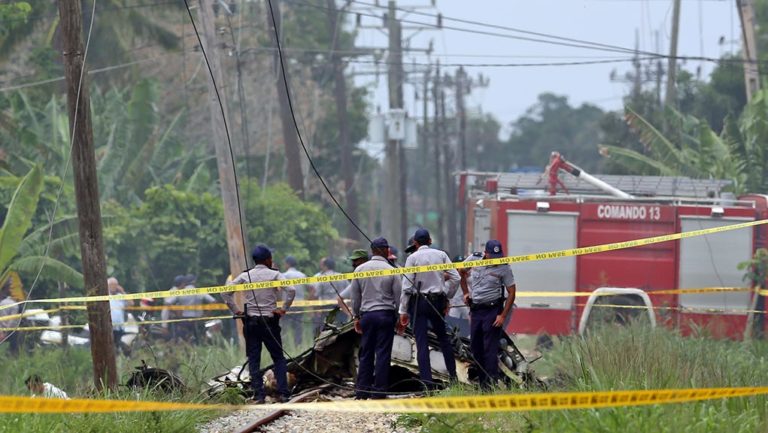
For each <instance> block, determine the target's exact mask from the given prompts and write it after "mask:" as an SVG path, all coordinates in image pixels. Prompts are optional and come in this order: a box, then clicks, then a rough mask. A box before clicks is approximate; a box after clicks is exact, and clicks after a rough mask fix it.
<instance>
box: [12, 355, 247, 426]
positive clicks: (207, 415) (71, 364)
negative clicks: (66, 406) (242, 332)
mask: <svg viewBox="0 0 768 433" xmlns="http://www.w3.org/2000/svg"><path fill="white" fill-rule="evenodd" d="M155 357H157V360H158V361H159V362H156V361H155ZM243 358H244V355H243V354H242V349H239V348H237V347H233V346H230V345H226V344H223V345H220V346H192V345H187V344H157V343H156V344H154V345H153V346H152V349H151V350H150V349H149V348H147V347H144V348H142V349H139V350H136V351H135V352H134V353H133V354H132V356H131V357H129V358H126V357H123V356H120V357H118V372H119V378H120V379H119V382H120V383H121V384H122V383H125V382H126V380H127V379H128V377H129V376H130V374H131V372H132V371H133V369H134V367H136V366H138V365H140V364H141V360H142V359H144V360H146V362H147V363H148V364H149V365H152V366H156V367H160V368H165V369H168V370H171V371H173V372H175V373H176V374H178V375H179V376H181V378H182V379H183V380H184V382H185V384H186V385H187V387H188V390H187V391H186V392H184V393H176V394H172V395H168V394H162V393H159V392H158V393H154V392H151V391H144V390H142V391H139V392H136V391H134V390H131V389H128V388H126V387H123V386H121V387H120V388H119V389H118V390H117V391H115V392H112V393H98V392H96V391H95V390H94V389H93V377H92V370H91V353H90V349H88V348H77V347H70V348H68V349H63V348H59V347H39V348H36V349H35V350H34V351H33V352H32V353H22V354H20V355H19V356H18V357H11V356H8V354H7V353H6V348H5V347H2V346H0V363H1V364H2V365H3V371H4V372H6V374H5V378H4V380H3V381H0V394H2V395H28V394H29V392H28V391H27V389H26V387H25V386H24V379H25V378H26V377H28V376H29V375H31V374H39V375H40V376H41V377H42V378H43V380H45V381H46V382H50V383H53V384H54V385H56V386H58V387H60V388H62V389H63V390H65V391H66V392H67V393H68V394H69V396H70V397H80V398H110V399H127V400H134V399H142V400H156V401H161V400H162V401H185V402H203V401H205V397H204V395H203V394H202V391H203V390H204V388H205V382H206V381H207V380H208V379H210V378H211V377H213V376H214V375H216V374H219V373H222V372H224V371H227V370H228V369H230V368H232V366H234V365H237V364H239V363H241V362H242V360H243ZM220 415H221V414H220V413H219V412H217V411H185V412H143V413H139V412H137V413H121V414H67V415H36V414H18V415H17V414H10V415H5V414H4V415H0V433H6V432H7V433H11V432H51V433H55V432H94V433H95V432H115V433H122V432H125V433H128V432H130V433H138V432H191V431H195V426H196V425H198V424H200V423H203V422H205V421H208V420H210V419H211V418H215V417H217V416H220Z"/></svg>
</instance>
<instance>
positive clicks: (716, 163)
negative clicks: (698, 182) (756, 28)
mask: <svg viewBox="0 0 768 433" xmlns="http://www.w3.org/2000/svg"><path fill="white" fill-rule="evenodd" d="M626 110H627V118H626V119H627V123H628V124H629V125H630V127H631V128H632V129H633V130H634V131H635V132H636V133H637V135H638V136H639V140H640V142H642V143H643V144H644V145H645V151H644V152H641V151H636V150H632V149H626V148H622V147H620V146H603V152H601V153H603V154H604V155H607V156H609V157H611V158H612V160H613V161H614V162H615V163H618V164H620V165H622V166H624V167H626V168H627V169H628V170H629V171H631V172H633V173H634V174H651V175H683V176H690V177H694V178H696V177H698V178H715V179H728V180H731V181H732V182H733V185H732V187H731V188H732V190H733V191H734V192H736V193H744V192H747V191H749V192H758V193H759V192H762V191H764V190H765V189H766V188H767V187H768V154H767V153H766V150H765V143H766V141H768V93H766V91H764V90H763V91H760V92H757V93H756V94H755V95H754V97H753V99H752V101H751V102H750V103H749V105H747V107H746V108H745V109H744V111H743V112H742V114H741V116H740V117H739V118H738V120H737V121H734V120H732V119H731V118H730V117H729V118H726V119H725V122H724V127H723V130H722V132H721V133H720V134H717V133H716V132H715V131H713V130H712V128H711V126H710V125H709V123H708V122H707V121H706V120H704V119H699V118H696V117H694V116H691V115H685V114H682V113H680V112H678V111H676V110H672V109H668V110H667V111H666V112H665V113H666V116H667V117H666V119H665V123H666V127H667V130H668V131H669V132H667V133H665V132H663V129H662V127H661V126H659V125H657V124H654V123H653V122H651V121H649V120H648V119H646V118H644V117H643V116H641V115H640V114H639V113H637V112H635V111H634V110H632V109H631V108H627V109H626Z"/></svg>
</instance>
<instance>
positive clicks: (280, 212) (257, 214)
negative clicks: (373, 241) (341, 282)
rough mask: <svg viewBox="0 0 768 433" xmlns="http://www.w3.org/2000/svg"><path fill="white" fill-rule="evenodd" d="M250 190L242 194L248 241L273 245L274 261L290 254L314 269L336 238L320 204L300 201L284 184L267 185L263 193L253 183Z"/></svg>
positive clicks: (302, 264) (276, 261) (336, 235)
mask: <svg viewBox="0 0 768 433" xmlns="http://www.w3.org/2000/svg"><path fill="white" fill-rule="evenodd" d="M248 182H255V181H248ZM244 188H245V187H244ZM250 191H255V192H254V193H253V196H251V197H245V200H246V206H245V211H246V224H247V227H248V240H249V242H250V243H251V244H253V245H255V244H256V243H263V244H266V245H268V246H269V247H270V248H273V249H274V250H275V263H280V261H281V260H282V259H283V258H284V257H285V256H286V255H292V256H294V257H296V260H298V261H299V263H300V265H301V266H302V267H305V268H314V267H315V266H316V263H317V261H318V260H320V258H322V257H323V256H324V255H325V254H326V253H327V251H328V249H329V247H330V245H331V242H332V241H333V240H334V239H335V238H337V237H338V233H337V232H336V230H335V229H334V228H333V227H332V226H331V223H330V220H329V219H328V216H326V214H325V213H323V211H322V209H321V208H320V206H318V205H316V204H314V203H309V202H305V201H302V200H300V199H299V198H298V196H297V195H296V193H295V192H293V191H292V190H291V189H290V187H289V186H288V185H285V184H276V185H271V186H268V187H267V188H266V189H265V190H264V191H263V192H258V191H259V190H258V187H256V186H255V185H253V186H252V187H251V189H250Z"/></svg>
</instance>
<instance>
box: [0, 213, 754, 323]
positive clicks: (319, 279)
mask: <svg viewBox="0 0 768 433" xmlns="http://www.w3.org/2000/svg"><path fill="white" fill-rule="evenodd" d="M767 223H768V220H758V221H749V222H744V223H739V224H729V225H726V226H721V227H713V228H708V229H702V230H692V231H689V232H684V233H672V234H668V235H662V236H653V237H649V238H642V239H635V240H630V241H623V242H614V243H610V244H602V245H595V246H591V247H581V248H573V249H567V250H558V251H547V252H542V253H535V254H523V255H518V256H510V257H501V258H498V259H485V260H474V261H470V262H459V263H441V264H435V265H425V266H411V267H408V268H392V269H381V270H375V271H366V272H348V273H344V274H333V275H318V276H314V277H305V278H293V279H289V280H271V281H258V282H253V283H245V284H236V285H229V286H227V285H225V286H211V287H198V288H189V289H179V290H174V291H169V290H162V291H154V292H144V293H128V294H119V295H98V296H77V297H72V298H52V299H34V300H28V301H24V302H35V303H69V302H98V301H109V300H137V299H142V298H168V297H172V296H192V295H204V294H212V293H229V292H242V291H249V290H261V289H270V288H279V287H285V286H296V285H306V284H316V283H330V282H335V281H345V280H356V279H362V278H371V277H386V276H391V275H406V274H408V275H412V274H417V273H423V272H435V271H447V270H452V269H465V268H471V267H475V266H496V265H507V264H512V263H524V262H533V261H540V260H551V259H559V258H564V257H574V256H581V255H587V254H596V253H603V252H608V251H616V250H621V249H626V248H634V247H642V246H646V245H652V244H658V243H662V242H670V241H676V240H680V239H687V238H692V237H697V236H704V235H710V234H715V233H722V232H726V231H731V230H738V229H743V228H747V227H755V226H758V225H762V224H767ZM555 293H556V292H555ZM540 296H544V295H540ZM546 296H562V295H546ZM579 296H583V295H579ZM15 305H18V304H15ZM13 306H14V305H8V306H4V307H0V310H2V309H4V308H10V307H13Z"/></svg>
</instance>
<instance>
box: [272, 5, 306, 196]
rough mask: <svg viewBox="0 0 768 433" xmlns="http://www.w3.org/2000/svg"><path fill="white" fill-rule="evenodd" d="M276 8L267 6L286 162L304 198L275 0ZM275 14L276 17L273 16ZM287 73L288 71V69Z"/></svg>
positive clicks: (293, 184) (291, 182)
mask: <svg viewBox="0 0 768 433" xmlns="http://www.w3.org/2000/svg"><path fill="white" fill-rule="evenodd" d="M275 3H276V4H275V5H274V8H273V7H271V6H272V5H271V4H269V5H268V6H267V28H268V32H269V39H270V40H271V41H272V48H274V49H275V54H274V56H273V60H274V64H275V71H276V73H277V80H276V81H275V85H276V86H277V100H278V102H279V103H280V123H281V125H282V127H283V142H284V144H285V159H286V161H285V163H286V167H287V169H288V184H289V185H290V186H291V188H292V189H293V190H294V191H295V192H296V194H298V195H299V197H300V198H302V199H303V198H304V173H303V172H302V170H301V151H300V149H299V137H298V135H296V134H297V133H298V132H297V131H296V125H294V123H293V114H292V113H291V107H290V103H289V100H288V87H287V83H286V81H285V75H283V67H282V64H281V62H280V53H279V52H278V51H277V38H276V37H275V35H276V34H278V35H280V34H282V33H281V30H280V26H281V25H282V15H281V12H280V4H279V3H278V2H275ZM273 14H274V17H273ZM286 74H287V71H286Z"/></svg>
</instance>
